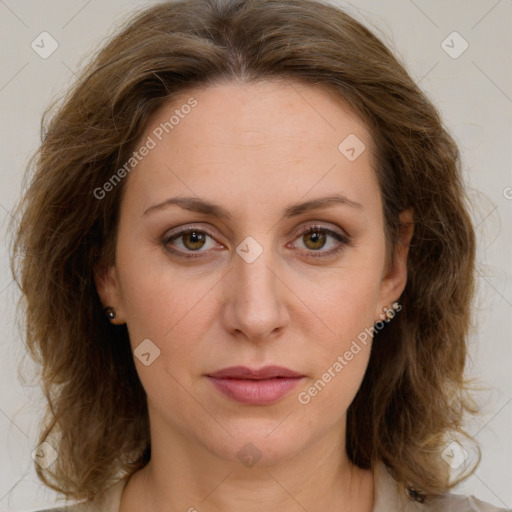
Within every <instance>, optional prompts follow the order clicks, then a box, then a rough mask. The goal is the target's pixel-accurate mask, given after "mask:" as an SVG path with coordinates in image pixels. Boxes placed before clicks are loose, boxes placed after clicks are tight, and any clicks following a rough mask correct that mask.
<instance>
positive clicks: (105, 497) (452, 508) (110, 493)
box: [38, 463, 512, 512]
mask: <svg viewBox="0 0 512 512" xmlns="http://www.w3.org/2000/svg"><path fill="white" fill-rule="evenodd" d="M127 482H128V478H123V479H122V480H120V481H119V482H117V483H116V484H114V485H113V486H111V487H110V488H108V489H107V490H106V491H105V492H104V493H103V494H101V495H99V496H97V497H96V499H95V500H94V502H93V503H90V502H87V503H78V504H75V505H68V506H64V507H61V508H52V509H46V510H44V512H98V510H101V512H119V506H120V503H121V494H122V493H123V489H124V487H125V485H126V483H127ZM374 490H375V504H374V507H373V511H372V512H512V509H505V508H497V507H495V506H493V505H490V504H489V503H484V502H483V501H480V500H478V499H476V498H475V497H474V496H462V495H457V494H448V495H446V496H443V497H442V498H436V499H435V500H425V502H423V503H419V502H417V501H412V500H411V499H409V498H408V496H407V494H406V493H405V491H404V490H403V489H402V487H401V486H400V484H398V483H397V482H396V481H395V480H394V479H393V477H392V476H391V474H390V473H389V471H388V470H387V468H386V466H385V465H384V464H383V463H380V464H378V465H377V466H376V467H375V470H374ZM38 512H43V510H40V511H38Z"/></svg>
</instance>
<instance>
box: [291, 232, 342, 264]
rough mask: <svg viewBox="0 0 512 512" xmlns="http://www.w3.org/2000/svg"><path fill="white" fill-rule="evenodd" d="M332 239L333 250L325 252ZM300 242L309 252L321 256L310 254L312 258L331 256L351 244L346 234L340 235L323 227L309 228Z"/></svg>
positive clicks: (300, 237) (302, 234)
mask: <svg viewBox="0 0 512 512" xmlns="http://www.w3.org/2000/svg"><path fill="white" fill-rule="evenodd" d="M329 238H330V239H331V247H333V248H331V249H328V250H323V251H321V249H322V248H324V247H325V246H326V245H329V244H328V242H329ZM298 240H301V241H302V243H303V246H304V247H305V250H306V251H307V252H317V253H319V254H310V256H312V257H324V256H331V255H333V254H336V253H338V252H339V251H341V250H342V249H343V248H344V247H345V246H346V245H349V244H350V237H349V236H348V235H346V234H342V233H338V232H337V231H334V230H332V229H329V228H326V227H323V226H309V227H308V228H307V229H306V230H305V231H303V232H302V233H301V234H300V236H299V237H298Z"/></svg>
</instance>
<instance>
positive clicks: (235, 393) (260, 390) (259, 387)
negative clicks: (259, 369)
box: [208, 377, 302, 405]
mask: <svg viewBox="0 0 512 512" xmlns="http://www.w3.org/2000/svg"><path fill="white" fill-rule="evenodd" d="M208 379H210V382H211V383H212V384H213V385H214V386H215V387H216V388H217V389H218V390H219V391H220V392H221V393H222V394H224V395H225V396H227V397H228V398H231V399H233V400H235V401H237V402H240V403H243V404H248V405H268V404H272V403H274V402H277V401H278V400H280V399H281V398H283V397H284V396H286V395H287V394H288V393H289V392H290V391H291V390H292V389H293V388H294V387H295V386H296V385H297V384H298V383H299V381H300V380H302V377H293V378H292V377H281V378H274V379H262V380H249V379H227V378H224V379H216V378H214V377H208Z"/></svg>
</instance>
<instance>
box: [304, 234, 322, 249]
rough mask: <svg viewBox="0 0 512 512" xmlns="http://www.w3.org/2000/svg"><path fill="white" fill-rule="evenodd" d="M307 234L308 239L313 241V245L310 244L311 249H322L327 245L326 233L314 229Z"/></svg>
mask: <svg viewBox="0 0 512 512" xmlns="http://www.w3.org/2000/svg"><path fill="white" fill-rule="evenodd" d="M305 236H306V240H308V239H309V240H310V241H312V242H313V247H310V246H308V247H310V248H311V249H321V248H322V247H323V246H324V245H325V233H321V232H319V231H312V232H311V233H307V234H306V235H305ZM306 245H307V244H306Z"/></svg>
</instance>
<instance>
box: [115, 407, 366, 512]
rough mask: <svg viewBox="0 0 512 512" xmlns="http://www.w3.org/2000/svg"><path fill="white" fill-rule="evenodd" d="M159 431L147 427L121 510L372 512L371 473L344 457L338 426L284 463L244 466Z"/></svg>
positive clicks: (175, 433) (342, 436) (166, 431)
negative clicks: (142, 457) (143, 456)
mask: <svg viewBox="0 0 512 512" xmlns="http://www.w3.org/2000/svg"><path fill="white" fill-rule="evenodd" d="M153 419H155V418H154V417H153ZM161 427H162V425H158V424H157V423H155V422H153V423H152V428H151V445H152V450H151V460H150V462H149V463H148V465H147V466H146V467H145V468H143V469H142V470H140V471H139V472H137V473H135V474H134V475H133V476H132V477H131V478H130V480H129V482H128V484H127V486H126V488H125V490H124V492H123V496H122V499H121V508H120V511H121V512H132V511H135V510H143V509H146V510H152V511H154V512H171V511H176V510H182V511H188V512H221V511H222V512H234V511H235V510H236V511H237V512H238V511H240V510H244V511H245V512H260V511H261V510H265V511H268V512H274V511H275V512H277V511H279V512H288V511H290V512H292V511H293V512H298V511H301V510H302V511H303V510H307V511H308V512H315V511H321V510H322V511H323V510H333V511H336V512H352V511H356V510H357V511H358V512H370V511H371V510H372V507H373V500H374V496H373V494H374V493H373V474H372V472H371V471H369V470H362V469H360V468H358V467H356V466H354V465H353V464H352V463H351V462H350V460H349V459H348V457H347V455H346V452H345V448H344V441H345V432H344V429H332V430H331V431H330V432H329V433H326V434H325V435H324V436H322V437H320V438H318V439H317V440H316V441H315V442H313V443H311V444H309V445H308V446H307V447H306V448H304V449H302V450H301V451H300V452H299V453H297V454H295V455H293V456H290V457H288V458H286V459H285V460H282V458H280V459H279V460H278V461H277V462H275V463H272V464H268V463H267V464H262V463H256V464H254V465H244V464H243V463H241V462H239V461H236V462H234V461H231V460H226V459H223V458H221V457H219V456H218V455H217V454H215V453H213V451H212V450H211V449H208V448H207V447H204V446H202V445H201V444H200V443H198V442H197V440H194V439H190V438H187V437H186V436H183V435H182V434H179V433H178V432H173V435H169V431H168V429H169V425H166V427H167V430H165V429H163V428H161ZM340 431H341V432H342V434H341V435H340V434H339V432H340ZM163 433H165V435H163Z"/></svg>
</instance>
